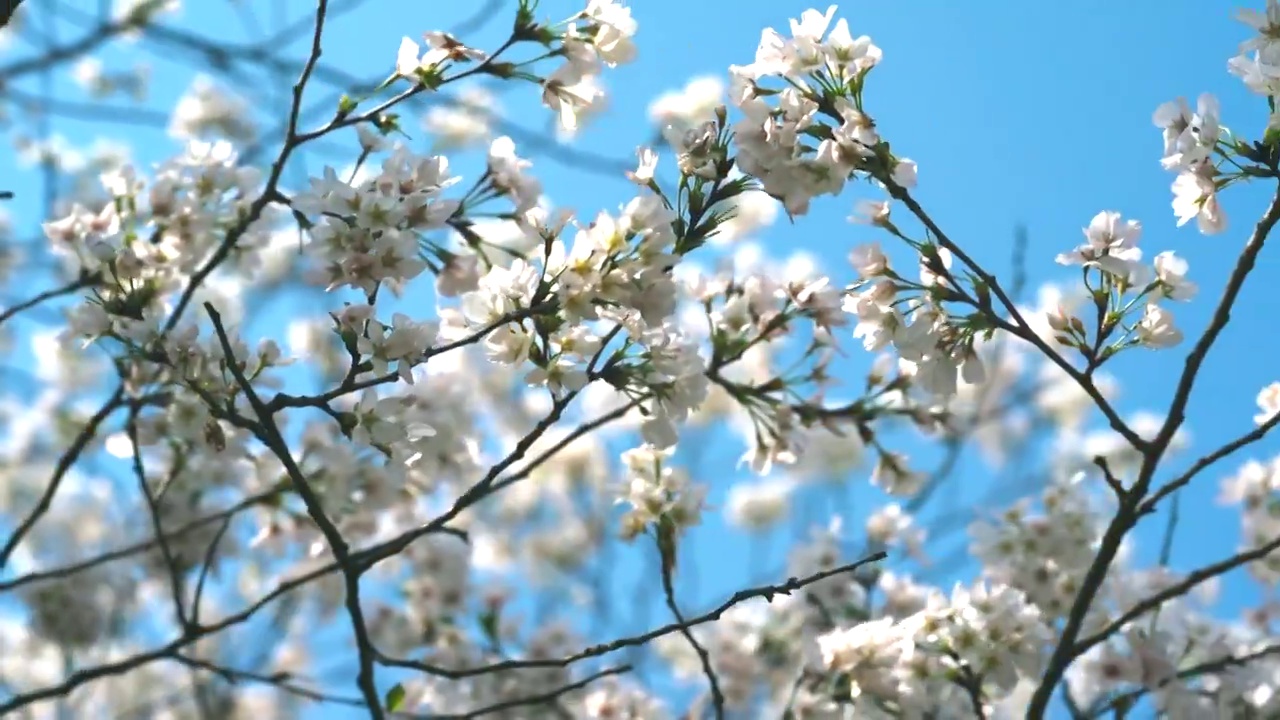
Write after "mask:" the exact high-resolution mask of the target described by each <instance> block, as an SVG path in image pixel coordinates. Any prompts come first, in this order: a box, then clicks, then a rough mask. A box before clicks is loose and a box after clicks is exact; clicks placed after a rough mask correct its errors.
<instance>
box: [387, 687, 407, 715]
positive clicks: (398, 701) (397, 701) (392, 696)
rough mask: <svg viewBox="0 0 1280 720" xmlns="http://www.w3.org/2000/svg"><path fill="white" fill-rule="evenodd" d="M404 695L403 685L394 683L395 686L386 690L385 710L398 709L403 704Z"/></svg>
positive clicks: (393, 710)
mask: <svg viewBox="0 0 1280 720" xmlns="http://www.w3.org/2000/svg"><path fill="white" fill-rule="evenodd" d="M404 695H405V693H404V685H401V684H400V683H396V685H395V687H393V688H391V689H390V690H388V691H387V697H386V705H387V710H388V711H390V712H395V711H397V710H399V709H400V708H401V707H402V706H403V705H404Z"/></svg>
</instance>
